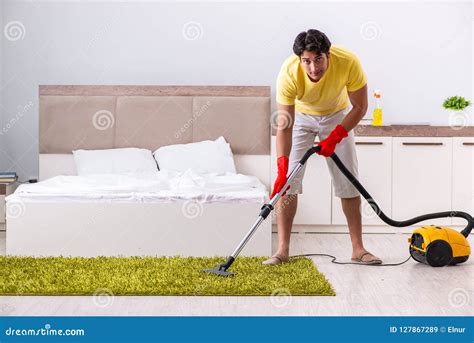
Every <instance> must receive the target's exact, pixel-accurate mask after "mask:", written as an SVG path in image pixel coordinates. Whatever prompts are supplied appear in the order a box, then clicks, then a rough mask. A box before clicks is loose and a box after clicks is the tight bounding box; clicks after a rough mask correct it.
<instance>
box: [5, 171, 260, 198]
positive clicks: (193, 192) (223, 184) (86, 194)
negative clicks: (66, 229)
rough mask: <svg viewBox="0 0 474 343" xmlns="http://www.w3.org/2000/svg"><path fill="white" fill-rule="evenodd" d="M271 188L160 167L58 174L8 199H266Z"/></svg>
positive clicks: (240, 178) (252, 180)
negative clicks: (137, 171)
mask: <svg viewBox="0 0 474 343" xmlns="http://www.w3.org/2000/svg"><path fill="white" fill-rule="evenodd" d="M267 198H268V191H267V189H266V187H265V186H264V185H263V184H262V183H261V182H260V180H259V179H258V178H257V177H255V176H248V175H243V174H233V173H226V174H198V173H196V172H194V171H193V170H188V171H186V172H169V171H159V172H156V173H151V174H140V175H136V174H134V175H119V174H100V175H99V174H97V175H90V176H65V175H60V176H55V177H52V178H50V179H47V180H44V181H40V182H38V183H32V184H22V185H20V186H19V187H18V188H17V189H16V191H15V192H14V193H13V194H10V195H9V196H7V197H6V198H5V200H6V201H7V202H10V201H23V202H91V201H97V202H143V203H154V202H174V201H179V200H196V201H199V202H237V203H238V202H257V203H263V202H266V201H267Z"/></svg>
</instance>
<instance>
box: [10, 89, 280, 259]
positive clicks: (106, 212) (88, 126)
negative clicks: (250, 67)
mask: <svg viewBox="0 0 474 343" xmlns="http://www.w3.org/2000/svg"><path fill="white" fill-rule="evenodd" d="M39 109H40V113H39V119H40V132H39V146H40V154H39V179H40V180H44V179H47V178H50V177H53V176H56V175H75V174H76V170H75V165H74V161H73V158H72V153H71V152H72V150H75V149H109V148H122V147H139V148H146V149H150V150H152V151H154V150H155V149H157V148H158V147H160V146H164V145H169V144H178V143H190V142H197V141H202V140H205V139H216V138H217V137H219V136H221V135H222V136H224V137H225V139H226V140H227V141H228V142H229V143H230V145H231V147H232V150H233V153H234V156H235V163H236V168H237V171H238V172H239V173H242V174H247V175H255V176H257V177H258V178H259V179H260V180H261V181H262V183H264V184H265V185H266V186H267V187H269V185H270V111H271V110H270V87H267V86H242V87H240V86H40V87H39ZM262 205H263V203H255V202H254V203H197V202H189V201H179V202H173V203H100V202H99V203H98V202H90V203H89V202H86V203H82V202H77V203H71V202H64V203H63V202H59V201H58V202H44V203H43V202H28V201H7V204H6V212H7V220H6V251H7V254H8V255H27V256H84V257H94V256H174V255H181V256H226V255H229V254H230V253H231V252H232V251H233V250H234V248H235V247H236V246H237V244H238V243H239V242H240V240H241V239H242V237H243V236H244V235H245V234H246V233H247V231H248V230H249V229H250V227H251V226H252V224H253V223H254V222H255V220H256V218H257V216H258V214H259V211H260V207H261V206H262ZM269 254H271V218H270V217H269V218H268V219H267V220H266V221H265V222H264V223H262V225H261V227H260V228H259V230H258V231H257V232H256V233H255V235H254V237H253V238H252V240H251V241H250V242H249V243H248V245H247V246H246V247H245V249H244V250H243V251H242V255H248V256H257V255H264V256H265V255H269Z"/></svg>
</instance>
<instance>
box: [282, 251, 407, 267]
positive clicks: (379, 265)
mask: <svg viewBox="0 0 474 343" xmlns="http://www.w3.org/2000/svg"><path fill="white" fill-rule="evenodd" d="M310 256H325V257H330V258H332V260H331V262H332V263H335V264H358V265H364V266H375V267H390V266H399V265H402V264H404V263H406V262H408V261H409V260H410V259H411V256H408V258H407V259H406V260H405V261H403V262H398V263H382V264H365V263H360V262H338V261H336V260H337V258H336V256H333V255H329V254H302V255H294V256H291V258H294V257H310Z"/></svg>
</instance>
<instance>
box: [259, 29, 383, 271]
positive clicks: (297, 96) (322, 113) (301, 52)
mask: <svg viewBox="0 0 474 343" xmlns="http://www.w3.org/2000/svg"><path fill="white" fill-rule="evenodd" d="M293 52H294V54H292V55H291V56H290V57H288V58H287V59H286V60H285V62H284V63H283V65H282V67H281V70H280V73H279V75H278V81H277V92H276V98H277V106H278V113H279V115H282V116H285V117H286V118H285V119H286V120H283V121H279V122H286V123H289V125H287V127H279V128H278V130H277V136H276V140H277V141H276V148H277V157H278V160H277V165H278V176H277V179H276V181H275V184H274V186H273V192H272V195H271V197H273V196H274V195H275V194H276V193H278V192H279V191H280V190H281V188H282V187H283V186H284V184H285V183H286V181H287V176H288V174H289V172H291V171H292V170H293V168H294V167H295V166H296V165H297V163H298V162H299V160H300V159H301V157H302V156H303V155H304V153H305V152H306V151H307V150H308V149H309V148H311V147H312V146H313V145H314V140H315V138H316V135H318V136H319V139H320V143H319V145H320V146H321V150H320V151H319V152H318V153H319V154H320V155H322V156H325V157H329V156H331V155H332V154H333V153H334V152H336V153H337V155H338V156H339V158H340V159H341V160H342V162H343V163H344V165H345V166H346V167H347V168H348V169H349V171H350V172H351V173H352V174H354V175H355V176H356V177H357V175H358V172H357V156H356V151H355V143H354V134H353V132H352V131H351V130H352V129H353V128H354V127H355V126H356V125H357V123H358V122H359V121H360V120H361V119H362V117H363V116H364V115H365V113H366V112H367V102H368V99H367V77H366V75H365V73H364V71H363V69H362V66H361V64H360V62H359V59H358V58H357V56H356V55H355V54H353V53H352V52H350V51H348V50H346V49H344V48H342V47H335V46H331V42H330V41H329V39H328V38H327V36H326V35H325V34H324V33H322V32H320V31H318V30H308V31H307V32H301V33H300V34H298V36H297V37H296V39H295V41H294V45H293ZM349 102H350V103H351V105H352V109H351V110H350V111H348V106H349ZM346 113H347V114H346ZM326 162H327V165H328V168H329V172H330V175H331V178H332V181H333V185H334V193H335V195H336V196H337V197H339V198H341V205H342V209H343V212H344V214H345V216H346V219H347V224H348V226H349V233H350V238H351V242H352V260H353V261H356V262H359V263H364V264H380V263H382V261H381V260H380V259H379V258H378V257H376V256H374V255H373V254H371V253H370V252H368V251H367V250H366V249H365V248H364V245H363V242H362V224H361V215H360V204H361V199H360V195H359V192H358V191H357V189H356V188H355V187H354V186H353V185H352V183H350V182H349V180H347V178H346V177H345V176H344V174H342V173H341V171H340V170H339V169H338V168H337V166H336V165H335V164H334V161H333V160H332V159H330V158H326ZM304 171H305V167H303V169H301V170H300V173H299V174H298V176H297V177H296V178H295V179H294V180H293V182H292V183H291V184H290V188H288V190H287V192H286V193H288V195H286V194H285V195H283V197H282V198H281V199H280V200H279V201H278V203H277V204H276V209H277V225H278V251H277V252H276V254H274V255H273V256H272V257H271V258H269V259H268V260H266V261H264V262H263V264H266V265H277V264H280V263H283V262H288V260H289V245H290V235H291V227H292V225H293V219H294V216H295V214H296V209H297V203H298V201H297V200H298V194H301V193H302V180H303V175H304ZM309 191H310V192H317V191H318V190H317V189H311V190H309ZM314 206H317V204H314Z"/></svg>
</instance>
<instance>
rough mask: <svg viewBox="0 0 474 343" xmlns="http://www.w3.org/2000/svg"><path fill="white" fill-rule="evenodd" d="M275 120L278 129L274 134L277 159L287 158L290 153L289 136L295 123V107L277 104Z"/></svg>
mask: <svg viewBox="0 0 474 343" xmlns="http://www.w3.org/2000/svg"><path fill="white" fill-rule="evenodd" d="M277 110H278V111H277V113H278V116H281V117H280V118H278V119H277V123H278V124H279V127H277V134H276V149H277V157H280V156H289V155H290V151H291V136H292V135H293V123H294V121H295V105H282V104H278V103H277Z"/></svg>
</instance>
